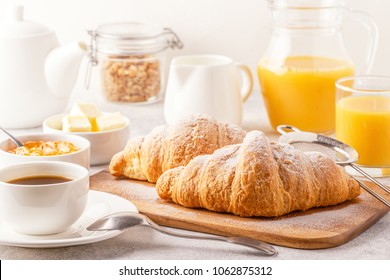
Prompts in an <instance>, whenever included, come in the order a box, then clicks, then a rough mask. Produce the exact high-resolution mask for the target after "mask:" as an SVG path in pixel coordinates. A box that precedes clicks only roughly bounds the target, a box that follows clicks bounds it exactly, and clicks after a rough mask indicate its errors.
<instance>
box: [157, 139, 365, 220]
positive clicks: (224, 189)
mask: <svg viewBox="0 0 390 280" xmlns="http://www.w3.org/2000/svg"><path fill="white" fill-rule="evenodd" d="M156 190H157V193H158V195H159V196H160V197H161V198H162V199H171V200H173V201H174V202H175V203H178V204H180V205H183V206H185V207H191V208H206V209H208V210H212V211H217V212H229V213H233V214H235V215H239V216H243V217H250V216H266V217H273V216H280V215H283V214H286V213H289V212H292V211H295V210H307V209H309V208H312V207H319V206H328V205H335V204H338V203H341V202H343V201H346V200H350V199H353V198H355V197H356V196H358V195H359V194H360V188H359V185H358V183H357V182H356V181H355V180H354V179H353V178H352V177H351V176H350V175H349V174H348V173H347V172H346V171H345V170H344V168H342V167H340V166H338V165H336V164H335V163H334V162H333V161H332V160H331V159H329V158H328V157H327V156H326V155H324V154H322V153H318V152H309V153H303V152H301V151H299V150H297V149H295V148H294V147H293V146H291V145H288V144H278V143H274V142H270V141H269V140H268V138H267V137H266V136H265V135H264V133H262V132H260V131H251V132H249V133H247V135H246V137H245V139H244V141H243V143H242V144H236V145H230V146H226V147H223V148H221V149H219V150H216V151H215V152H214V153H213V154H211V155H201V156H198V157H196V158H194V159H193V160H191V161H190V162H189V163H188V165H187V166H185V167H183V166H182V167H177V168H173V169H171V170H168V171H166V172H165V173H164V174H162V176H161V177H160V178H159V179H158V181H157V183H156Z"/></svg>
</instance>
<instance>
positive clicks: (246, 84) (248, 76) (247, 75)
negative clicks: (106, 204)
mask: <svg viewBox="0 0 390 280" xmlns="http://www.w3.org/2000/svg"><path fill="white" fill-rule="evenodd" d="M236 66H237V68H238V70H239V72H240V74H241V77H242V82H241V98H242V102H243V103H244V102H245V101H247V100H248V98H249V96H250V95H251V93H252V91H253V75H252V71H251V69H250V68H249V67H248V66H247V65H245V64H242V63H236Z"/></svg>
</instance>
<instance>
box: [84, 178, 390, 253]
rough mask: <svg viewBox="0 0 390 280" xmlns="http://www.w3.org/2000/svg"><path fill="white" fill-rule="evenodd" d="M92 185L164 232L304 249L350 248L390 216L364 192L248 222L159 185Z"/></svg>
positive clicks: (105, 181)
mask: <svg viewBox="0 0 390 280" xmlns="http://www.w3.org/2000/svg"><path fill="white" fill-rule="evenodd" d="M90 184H91V189H93V190H98V191H104V192H108V193H112V194H115V195H118V196H121V197H123V198H126V199H128V200H130V201H131V202H133V203H134V204H135V205H136V206H137V208H138V209H139V211H140V212H141V213H143V214H145V215H147V216H148V217H149V218H151V219H152V220H154V221H155V222H156V223H158V224H160V225H163V226H169V227H174V228H180V229H187V230H193V231H198V232H205V233H213V234H219V235H237V236H247V237H252V238H255V239H259V240H263V241H266V242H269V243H272V244H276V245H280V246H285V247H292V248H301V249H320V248H330V247H335V246H338V245H341V244H344V243H346V242H348V241H350V240H351V239H353V238H354V237H356V236H358V235H359V234H360V233H362V232H363V231H365V230H366V229H367V228H369V227H370V226H372V225H373V224H374V223H375V222H376V221H378V220H379V219H380V218H382V217H383V216H384V215H385V214H386V213H387V211H388V208H387V207H386V206H384V205H383V204H382V203H380V202H379V201H377V200H376V199H375V198H373V197H372V196H371V195H370V194H368V193H367V192H365V191H362V194H361V195H360V196H359V197H358V198H356V199H354V200H352V201H349V202H345V203H342V204H339V205H336V206H330V207H323V208H315V209H310V210H308V211H305V212H293V213H290V214H287V215H284V216H281V217H278V218H261V217H259V218H242V217H238V216H234V215H232V214H225V213H216V212H212V211H208V210H204V209H190V208H185V207H182V206H180V205H176V204H175V203H173V202H169V201H165V200H162V199H160V198H159V197H158V195H157V193H156V190H155V187H154V184H151V183H147V182H144V181H134V180H129V179H118V178H114V177H113V176H112V175H111V174H110V173H109V172H108V171H101V172H99V173H97V174H95V175H93V176H91V178H90ZM367 184H369V183H367ZM371 186H372V185H371ZM384 196H385V195H384ZM389 198H390V196H388V195H387V199H389Z"/></svg>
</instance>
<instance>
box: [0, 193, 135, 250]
mask: <svg viewBox="0 0 390 280" xmlns="http://www.w3.org/2000/svg"><path fill="white" fill-rule="evenodd" d="M122 211H132V212H138V209H137V207H136V206H135V205H134V204H133V203H131V202H130V201H128V200H126V199H124V198H122V197H119V196H116V195H112V194H109V193H105V192H99V191H92V190H91V191H90V192H89V197H88V204H87V208H86V209H85V212H84V214H83V216H81V217H80V219H79V220H78V221H77V222H76V223H75V224H74V225H73V226H72V227H71V228H69V229H68V230H67V231H65V232H61V233H58V234H53V235H24V234H19V233H16V232H15V231H13V230H12V229H11V228H9V227H8V226H7V224H5V223H4V222H2V221H0V244H2V245H10V246H17V247H30V248H53V247H65V246H73V245H81V244H88V243H93V242H98V241H102V240H106V239H109V238H112V237H115V236H117V235H119V234H121V233H122V232H123V231H119V230H112V231H93V232H91V231H87V230H86V227H87V226H88V225H90V224H91V223H92V222H93V221H95V220H97V219H98V218H101V217H103V216H106V215H108V214H111V213H115V212H122Z"/></svg>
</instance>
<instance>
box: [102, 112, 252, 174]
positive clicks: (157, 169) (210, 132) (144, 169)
mask: <svg viewBox="0 0 390 280" xmlns="http://www.w3.org/2000/svg"><path fill="white" fill-rule="evenodd" d="M245 134H246V131H244V130H243V129H241V128H240V127H239V126H235V125H230V124H222V123H220V122H218V121H216V120H215V119H214V118H212V117H209V116H206V115H194V116H192V117H191V118H190V119H187V120H185V121H182V122H179V123H177V124H174V125H163V126H159V127H156V128H155V129H153V130H152V131H151V132H150V133H149V134H148V135H147V136H145V137H139V138H134V139H131V140H129V142H128V143H127V144H126V147H125V149H124V151H122V152H119V153H117V154H116V155H114V156H113V158H112V159H111V162H110V166H109V169H110V172H111V174H112V175H114V176H117V177H119V176H125V177H128V178H132V179H137V180H147V181H149V182H156V181H157V179H158V177H159V176H160V175H161V174H162V173H163V172H164V171H166V170H169V169H171V168H174V167H177V166H182V165H186V164H187V163H188V162H189V161H190V160H191V159H193V158H194V157H196V156H198V155H202V154H211V153H212V152H214V151H215V150H217V149H219V148H221V147H223V146H226V145H230V144H235V143H241V142H242V140H243V139H244V137H245Z"/></svg>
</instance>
